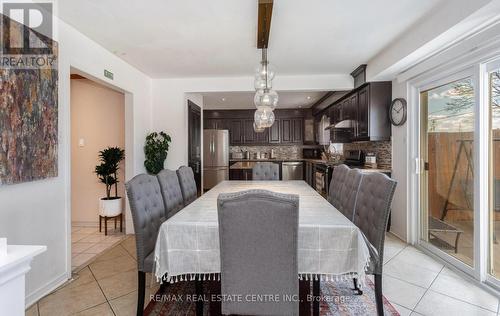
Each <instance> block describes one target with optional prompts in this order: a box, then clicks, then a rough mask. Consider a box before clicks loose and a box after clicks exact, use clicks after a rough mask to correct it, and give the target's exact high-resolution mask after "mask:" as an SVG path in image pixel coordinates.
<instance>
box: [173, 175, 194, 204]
mask: <svg viewBox="0 0 500 316" xmlns="http://www.w3.org/2000/svg"><path fill="white" fill-rule="evenodd" d="M177 177H179V183H180V185H181V192H182V198H183V199H184V206H187V205H188V204H190V203H191V202H193V201H194V200H196V198H197V197H198V188H197V187H196V181H195V180H194V173H193V169H191V167H186V166H182V167H180V168H179V169H177Z"/></svg>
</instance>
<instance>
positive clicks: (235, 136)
mask: <svg viewBox="0 0 500 316" xmlns="http://www.w3.org/2000/svg"><path fill="white" fill-rule="evenodd" d="M229 143H230V144H231V145H240V144H242V143H243V121H242V120H230V122H229Z"/></svg>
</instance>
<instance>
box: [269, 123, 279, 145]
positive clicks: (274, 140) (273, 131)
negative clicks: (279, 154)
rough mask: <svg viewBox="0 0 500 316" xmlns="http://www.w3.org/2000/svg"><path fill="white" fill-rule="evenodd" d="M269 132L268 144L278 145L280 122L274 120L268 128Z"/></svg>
mask: <svg viewBox="0 0 500 316" xmlns="http://www.w3.org/2000/svg"><path fill="white" fill-rule="evenodd" d="M268 130H269V143H271V144H279V143H281V121H280V120H275V121H274V124H273V126H271V127H269V128H268Z"/></svg>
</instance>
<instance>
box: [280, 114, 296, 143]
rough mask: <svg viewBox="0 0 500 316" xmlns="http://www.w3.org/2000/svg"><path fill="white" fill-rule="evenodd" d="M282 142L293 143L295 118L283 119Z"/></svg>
mask: <svg viewBox="0 0 500 316" xmlns="http://www.w3.org/2000/svg"><path fill="white" fill-rule="evenodd" d="M281 142H282V143H293V120H292V119H283V120H281Z"/></svg>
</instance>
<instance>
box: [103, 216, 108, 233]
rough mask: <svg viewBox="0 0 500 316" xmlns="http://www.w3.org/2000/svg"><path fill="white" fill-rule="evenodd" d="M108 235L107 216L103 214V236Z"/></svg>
mask: <svg viewBox="0 0 500 316" xmlns="http://www.w3.org/2000/svg"><path fill="white" fill-rule="evenodd" d="M107 235H108V217H106V216H104V236H107Z"/></svg>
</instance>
